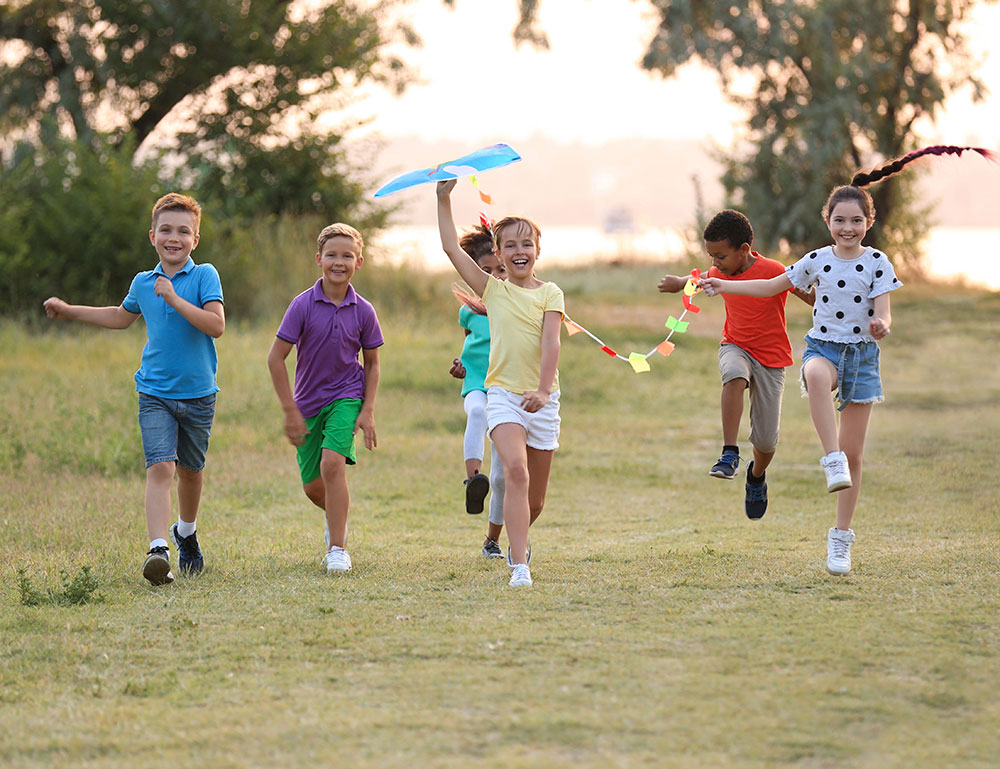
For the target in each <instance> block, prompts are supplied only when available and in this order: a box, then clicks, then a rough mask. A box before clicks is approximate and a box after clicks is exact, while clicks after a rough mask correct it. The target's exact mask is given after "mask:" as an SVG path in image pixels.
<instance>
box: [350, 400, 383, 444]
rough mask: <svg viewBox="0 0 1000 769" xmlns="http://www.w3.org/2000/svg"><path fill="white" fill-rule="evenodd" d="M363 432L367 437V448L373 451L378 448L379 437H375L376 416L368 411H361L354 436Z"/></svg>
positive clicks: (355, 425)
mask: <svg viewBox="0 0 1000 769" xmlns="http://www.w3.org/2000/svg"><path fill="white" fill-rule="evenodd" d="M358 430H361V432H362V433H364V436H365V448H366V449H368V450H369V451H371V450H372V449H373V448H375V447H376V446H378V436H376V435H375V414H374V412H372V411H368V410H367V409H361V413H360V414H358V420H357V421H356V422H355V423H354V434H355V435H357V434H358Z"/></svg>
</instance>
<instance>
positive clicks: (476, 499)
mask: <svg viewBox="0 0 1000 769" xmlns="http://www.w3.org/2000/svg"><path fill="white" fill-rule="evenodd" d="M489 493H490V479H489V478H487V477H486V476H485V475H483V474H482V473H476V474H475V475H473V476H472V477H471V478H467V479H466V481H465V512H467V513H469V515H479V514H480V513H481V512H483V500H485V499H486V495H487V494H489Z"/></svg>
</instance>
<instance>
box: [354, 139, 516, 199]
mask: <svg viewBox="0 0 1000 769" xmlns="http://www.w3.org/2000/svg"><path fill="white" fill-rule="evenodd" d="M520 159H521V156H520V155H518V154H517V152H515V151H514V148H513V147H511V146H510V145H509V144H502V143H501V144H494V145H492V146H490V147H483V149H481V150H476V151H475V152H472V153H469V154H468V155H463V156H462V157H460V158H456V159H455V160H449V161H448V162H446V163H439V164H438V165H436V166H434V167H432V168H421V169H419V170H417V171H410V172H408V173H405V174H402V175H400V176H397V177H396V178H395V179H393V180H391V181H389V182H386V183H385V184H383V185H382V186H381V187H379V189H378V191H377V192H376V193H375V195H374V196H373V197H376V198H384V197H385V196H386V195H391V194H392V193H394V192H399V191H400V190H405V189H407V188H408V187H415V186H417V185H418V184H427V183H428V182H442V181H445V180H447V179H460V178H462V177H464V176H475V175H476V174H480V173H482V172H483V171H490V170H492V169H494V168H500V167H502V166H506V165H510V164H511V163H516V162H517V161H518V160H520Z"/></svg>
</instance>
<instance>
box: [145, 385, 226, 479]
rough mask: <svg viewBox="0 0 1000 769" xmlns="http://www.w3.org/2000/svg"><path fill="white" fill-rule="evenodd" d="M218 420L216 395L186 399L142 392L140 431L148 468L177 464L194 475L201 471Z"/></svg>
mask: <svg viewBox="0 0 1000 769" xmlns="http://www.w3.org/2000/svg"><path fill="white" fill-rule="evenodd" d="M214 419H215V393H212V394H211V395H206V396H204V397H202V398H189V399H184V400H175V399H173V398H161V397H159V396H157V395H147V394H146V393H139V432H140V433H141V435H142V451H143V453H144V454H145V455H146V467H149V466H150V465H154V464H156V463H157V462H176V463H177V464H179V465H180V466H181V467H183V468H184V469H186V470H190V471H191V472H193V473H199V472H201V471H202V470H203V469H204V468H205V453H206V452H207V451H208V438H209V436H210V435H211V434H212V422H213V420H214Z"/></svg>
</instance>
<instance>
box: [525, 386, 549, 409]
mask: <svg viewBox="0 0 1000 769" xmlns="http://www.w3.org/2000/svg"><path fill="white" fill-rule="evenodd" d="M548 402H549V394H548V393H547V392H542V391H541V390H528V391H527V392H525V393H524V395H522V396H521V408H522V409H524V410H525V411H527V412H528V413H529V414H534V413H535V412H536V411H539V410H540V409H541V408H542V406H544V405H545V404H546V403H548Z"/></svg>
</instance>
